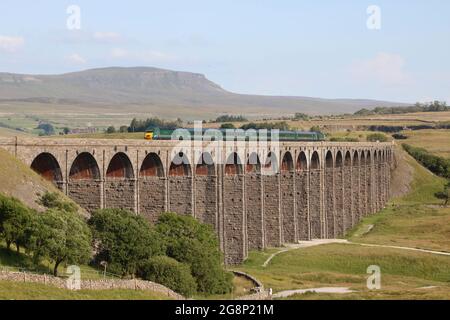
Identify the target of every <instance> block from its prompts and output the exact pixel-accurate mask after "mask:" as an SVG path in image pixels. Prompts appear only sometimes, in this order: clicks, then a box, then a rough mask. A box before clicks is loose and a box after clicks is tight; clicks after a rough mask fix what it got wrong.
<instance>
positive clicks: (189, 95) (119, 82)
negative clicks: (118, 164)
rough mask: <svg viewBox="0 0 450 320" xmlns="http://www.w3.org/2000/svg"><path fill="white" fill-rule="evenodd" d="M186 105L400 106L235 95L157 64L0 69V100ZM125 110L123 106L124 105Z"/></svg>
mask: <svg viewBox="0 0 450 320" xmlns="http://www.w3.org/2000/svg"><path fill="white" fill-rule="evenodd" d="M8 101H14V102H26V103H33V102H38V103H48V104H78V105H91V104H92V105H96V106H98V105H104V106H108V107H110V108H115V107H120V106H122V107H123V106H124V105H142V106H143V109H145V106H152V107H153V108H155V107H161V108H164V107H171V106H172V107H185V108H201V109H205V108H207V109H210V110H216V111H217V113H226V112H227V110H235V109H238V110H240V112H241V113H242V114H246V113H254V112H258V110H261V111H263V112H264V113H274V114H279V113H280V112H282V111H283V112H291V113H293V112H307V113H313V114H330V113H348V112H355V111H357V110H359V109H361V108H373V107H390V106H402V105H403V104H402V103H395V102H386V101H375V100H363V99H320V98H310V97H285V96H262V95H247V94H237V93H232V92H229V91H226V90H224V89H223V88H221V87H220V86H219V85H218V84H216V83H214V82H212V81H210V80H208V79H207V78H206V77H205V76H204V75H202V74H198V73H191V72H180V71H171V70H165V69H158V68H153V67H130V68H123V67H109V68H99V69H90V70H85V71H80V72H72V73H65V74H61V75H27V74H14V73H0V102H8ZM122 111H123V108H122Z"/></svg>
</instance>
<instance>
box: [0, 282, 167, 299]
mask: <svg viewBox="0 0 450 320" xmlns="http://www.w3.org/2000/svg"><path fill="white" fill-rule="evenodd" d="M42 299H45V300H163V299H167V296H166V295H164V294H161V293H158V292H152V291H139V290H80V291H71V290H65V289H59V288H56V287H52V286H47V285H44V284H37V283H23V282H12V281H0V300H42Z"/></svg>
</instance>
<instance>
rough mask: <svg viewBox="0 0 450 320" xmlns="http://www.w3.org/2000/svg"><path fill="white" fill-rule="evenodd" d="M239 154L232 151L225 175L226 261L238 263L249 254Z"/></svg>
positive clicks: (225, 168) (227, 160)
mask: <svg viewBox="0 0 450 320" xmlns="http://www.w3.org/2000/svg"><path fill="white" fill-rule="evenodd" d="M242 173H243V166H242V162H241V159H240V157H239V155H238V154H237V153H236V152H233V153H231V154H230V155H229V156H228V157H227V159H226V162H225V166H224V177H223V214H224V216H223V219H221V220H222V221H223V223H224V224H223V239H224V241H223V243H224V251H225V262H226V263H227V264H236V263H237V262H240V261H242V260H243V259H245V257H246V256H247V250H248V246H247V236H246V232H245V230H246V223H245V220H246V219H245V207H244V180H245V179H244V175H243V174H242Z"/></svg>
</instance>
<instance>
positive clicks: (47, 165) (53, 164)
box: [31, 152, 63, 185]
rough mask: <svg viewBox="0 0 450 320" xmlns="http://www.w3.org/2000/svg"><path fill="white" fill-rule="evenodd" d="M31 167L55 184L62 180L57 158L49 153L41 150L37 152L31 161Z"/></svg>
mask: <svg viewBox="0 0 450 320" xmlns="http://www.w3.org/2000/svg"><path fill="white" fill-rule="evenodd" d="M31 169H33V170H34V171H35V172H36V173H38V174H39V175H41V176H42V177H43V178H44V179H46V180H48V181H51V182H53V183H55V184H56V185H58V183H61V182H62V180H63V177H62V173H61V167H60V165H59V163H58V160H56V158H55V156H54V155H52V154H51V153H48V152H42V153H40V154H38V155H37V156H36V158H34V160H33V162H32V163H31Z"/></svg>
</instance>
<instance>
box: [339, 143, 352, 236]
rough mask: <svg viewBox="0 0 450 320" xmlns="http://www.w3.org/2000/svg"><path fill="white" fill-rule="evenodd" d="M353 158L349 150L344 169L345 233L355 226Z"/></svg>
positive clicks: (343, 204) (345, 154)
mask: <svg viewBox="0 0 450 320" xmlns="http://www.w3.org/2000/svg"><path fill="white" fill-rule="evenodd" d="M352 169H353V168H352V156H351V153H350V151H349V150H347V151H345V153H344V167H343V177H342V180H343V188H342V189H343V191H344V192H343V202H342V207H343V208H342V210H343V211H344V233H345V232H346V231H347V230H349V229H350V228H352V226H353V224H354V221H353V220H354V219H353V213H354V205H353V203H354V202H355V196H354V193H353V190H354V185H355V180H354V177H353V171H352Z"/></svg>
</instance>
